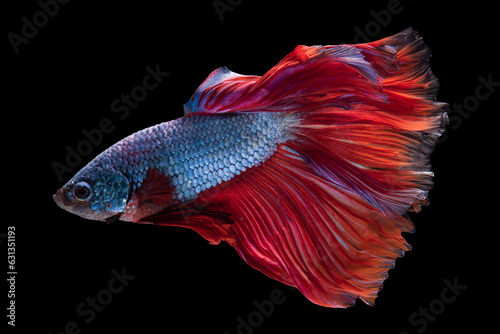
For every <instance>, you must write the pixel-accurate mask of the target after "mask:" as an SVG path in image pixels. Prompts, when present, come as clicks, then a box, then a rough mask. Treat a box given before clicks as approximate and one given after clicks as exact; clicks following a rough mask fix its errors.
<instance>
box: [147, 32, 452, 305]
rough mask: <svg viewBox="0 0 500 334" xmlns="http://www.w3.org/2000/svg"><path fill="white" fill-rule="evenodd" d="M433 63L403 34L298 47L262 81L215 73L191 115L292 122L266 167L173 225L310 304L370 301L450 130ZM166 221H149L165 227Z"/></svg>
mask: <svg viewBox="0 0 500 334" xmlns="http://www.w3.org/2000/svg"><path fill="white" fill-rule="evenodd" d="M429 58H430V51H429V49H428V48H427V47H426V46H425V44H424V43H423V41H422V39H421V38H420V36H419V35H418V34H417V33H416V32H415V31H413V30H412V29H411V28H409V29H406V30H404V31H402V32H401V33H399V34H397V35H394V36H392V37H388V38H385V39H382V40H380V41H376V42H372V43H367V44H359V45H340V46H311V47H307V46H298V47H297V48H296V49H295V50H294V51H293V52H292V53H290V54H289V55H287V56H286V57H285V58H284V59H283V60H281V61H280V62H279V63H278V64H277V65H276V66H275V67H273V68H272V69H271V70H270V71H269V72H267V73H266V74H265V75H263V76H262V77H258V76H243V75H239V74H236V73H233V72H230V71H229V70H227V69H226V68H221V69H218V70H216V71H215V72H213V73H212V74H211V75H210V76H209V77H208V78H207V79H206V80H205V82H204V83H203V84H202V85H201V86H200V87H199V88H198V89H197V90H196V92H195V94H194V95H193V97H192V98H191V99H190V101H189V102H188V103H187V104H186V105H185V112H186V114H188V113H196V112H201V113H213V114H217V113H231V112H239V113H241V112H281V113H282V117H292V118H293V119H294V120H298V121H296V122H291V123H290V124H291V125H290V128H289V129H288V131H290V132H291V133H292V134H293V136H291V137H290V138H292V139H290V140H288V141H287V142H285V143H282V144H280V145H279V146H278V150H277V151H276V152H275V153H274V154H273V155H272V156H271V157H270V158H269V159H268V160H267V161H265V162H264V163H262V164H260V165H258V166H255V167H252V168H249V169H248V170H247V171H246V172H244V173H242V174H241V175H239V176H238V177H235V178H233V179H231V180H229V181H227V182H224V183H223V184H221V185H220V186H219V187H215V188H212V189H209V190H206V191H202V192H201V193H200V194H199V196H198V202H200V201H201V203H204V204H203V207H204V209H203V210H200V211H197V212H196V214H194V215H192V218H188V219H187V220H188V221H187V222H185V223H179V224H178V226H181V225H184V226H186V227H191V226H196V228H194V229H195V230H196V229H198V232H200V231H201V232H200V234H202V235H204V236H205V238H207V239H208V240H210V241H211V242H212V243H218V242H219V241H220V240H226V241H228V242H229V243H230V244H231V245H233V246H234V247H235V248H236V250H237V251H238V253H239V254H240V255H241V257H242V258H243V259H244V260H245V261H246V262H247V263H248V264H249V265H251V266H252V267H254V268H256V269H258V270H260V271H262V272H263V273H265V274H266V275H268V276H270V277H272V278H274V279H276V280H279V281H281V282H283V283H285V284H288V285H291V286H295V287H297V288H298V289H299V290H300V291H301V292H302V293H303V294H304V295H305V296H306V297H307V298H308V299H309V300H311V301H312V302H314V303H316V304H319V305H323V306H328V307H347V306H350V305H353V304H354V303H355V301H356V299H358V298H360V299H361V300H363V301H364V302H366V303H368V304H370V305H373V303H374V300H375V298H376V296H377V292H378V291H379V290H380V289H381V288H382V283H383V281H384V279H385V278H386V277H387V271H388V270H389V269H390V268H392V267H393V266H394V262H395V260H396V258H397V257H399V256H402V255H403V254H404V252H405V251H407V250H409V249H410V246H409V245H408V244H407V243H406V242H405V240H404V238H403V237H402V236H401V232H411V231H412V230H413V224H412V223H411V221H410V220H409V218H408V217H407V215H406V212H407V211H409V210H416V211H418V210H419V208H420V205H421V204H426V203H427V192H428V191H429V189H430V188H431V187H432V176H433V174H432V172H431V168H430V164H429V156H430V153H431V151H432V149H433V147H434V145H435V143H436V141H437V139H438V137H439V136H440V134H442V133H443V131H444V127H445V126H446V123H447V116H446V110H447V104H445V103H440V102H436V101H435V96H436V93H437V90H438V87H439V84H438V81H437V79H436V77H435V76H434V75H433V74H432V72H431V70H430V67H429ZM187 210H191V208H188V209H187ZM177 214H178V213H177ZM168 215H172V213H167V212H163V213H160V214H158V215H156V216H154V217H152V218H151V219H149V218H145V219H144V221H150V220H151V221H153V220H155V221H154V222H156V223H164V224H169V223H168V219H167V218H168ZM174 215H175V214H174ZM177 220H178V219H177V218H175V219H173V221H177ZM191 221H193V222H194V224H192V222H191ZM175 224H177V223H175ZM170 225H172V224H170ZM201 225H203V226H202V227H201V228H198V226H201ZM205 226H209V229H208V232H207V230H205Z"/></svg>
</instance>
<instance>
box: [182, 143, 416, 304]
mask: <svg viewBox="0 0 500 334" xmlns="http://www.w3.org/2000/svg"><path fill="white" fill-rule="evenodd" d="M246 173H247V174H246V175H244V176H242V177H241V178H239V179H237V180H231V181H229V182H228V184H229V185H228V186H227V187H223V188H221V189H220V190H219V191H218V192H217V193H215V192H214V193H210V192H202V193H200V195H199V200H200V201H205V202H206V203H209V204H208V206H207V207H208V208H210V210H215V211H220V212H227V213H228V214H230V217H231V218H232V219H233V221H234V223H233V224H231V225H230V226H229V227H230V229H229V231H228V234H227V235H226V236H224V235H220V236H221V238H222V239H223V240H226V237H227V236H229V238H230V239H229V243H230V244H232V245H233V246H235V248H236V250H237V251H238V253H239V254H240V256H241V257H242V258H243V259H244V260H245V261H246V262H247V263H248V264H249V265H250V266H252V267H253V268H255V269H258V270H259V271H261V272H263V273H264V274H266V275H268V276H269V277H271V278H273V279H276V280H278V281H281V282H283V283H285V284H288V285H291V286H295V287H297V288H298V289H299V290H300V291H301V292H302V293H303V294H304V295H305V296H306V297H307V298H308V299H309V300H311V301H312V302H314V303H316V304H319V305H322V306H328V307H347V306H350V305H353V304H354V302H355V301H356V299H357V298H360V299H362V300H363V301H365V302H366V303H368V304H370V305H373V303H374V300H375V298H376V296H377V292H378V291H379V290H380V289H381V288H382V282H383V281H384V280H385V278H386V277H387V271H388V270H389V269H391V268H392V267H393V266H394V262H395V259H396V258H397V257H399V256H402V255H403V254H404V252H405V251H407V250H409V249H410V246H409V245H408V244H407V243H406V242H405V240H404V238H403V237H402V236H401V232H409V231H412V229H413V225H412V223H411V221H409V220H408V219H407V218H405V217H396V218H389V217H386V216H384V215H383V214H381V213H380V212H379V211H378V209H377V208H376V207H374V206H373V205H371V204H370V203H368V202H366V201H365V200H364V199H363V198H362V197H361V196H359V195H357V194H356V193H355V192H352V191H349V190H348V189H346V188H343V187H339V186H337V185H335V184H333V183H331V182H329V181H326V180H324V179H323V178H321V177H319V176H317V175H316V173H315V172H314V170H313V169H312V168H311V167H310V166H308V164H307V163H306V162H304V161H303V160H302V159H301V157H300V156H299V155H298V154H297V153H295V152H293V150H290V149H287V148H286V147H285V146H283V147H281V148H280V149H279V150H278V151H277V152H276V153H275V154H274V155H273V156H272V157H271V158H270V159H269V160H267V161H266V162H265V163H263V164H262V165H260V166H257V167H254V168H252V169H250V170H249V171H247V172H246ZM190 221H191V220H190ZM186 227H189V226H186ZM226 241H227V240H226Z"/></svg>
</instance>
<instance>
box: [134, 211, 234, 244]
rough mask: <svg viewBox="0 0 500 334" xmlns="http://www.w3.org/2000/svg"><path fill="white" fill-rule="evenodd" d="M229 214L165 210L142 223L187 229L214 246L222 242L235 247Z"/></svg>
mask: <svg viewBox="0 0 500 334" xmlns="http://www.w3.org/2000/svg"><path fill="white" fill-rule="evenodd" d="M228 216H229V214H227V213H225V212H216V211H210V210H206V209H200V208H198V209H197V208H196V207H193V206H190V205H188V206H186V207H182V208H177V209H175V210H170V209H167V210H164V211H162V212H159V213H157V214H155V215H152V216H149V217H147V218H144V219H143V220H142V221H141V222H145V223H151V224H157V225H162V226H179V227H186V228H189V229H192V230H194V231H196V232H197V233H198V234H200V235H201V236H202V237H203V238H205V239H207V240H208V241H209V242H210V243H211V244H212V245H218V244H219V243H220V242H221V241H222V240H225V241H226V242H228V243H229V244H230V245H231V246H233V247H234V246H235V240H234V235H233V233H232V232H231V231H229V228H230V224H231V223H232V221H231V220H230V219H228Z"/></svg>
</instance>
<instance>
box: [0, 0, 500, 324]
mask: <svg viewBox="0 0 500 334" xmlns="http://www.w3.org/2000/svg"><path fill="white" fill-rule="evenodd" d="M222 2H225V1H222ZM232 3H233V4H234V5H235V6H233V10H232V11H226V12H224V13H223V18H224V19H223V20H222V21H221V20H220V18H219V16H218V14H217V12H216V10H215V8H214V6H213V3H212V1H204V2H193V1H185V2H181V1H174V2H169V3H168V4H167V2H166V1H165V2H161V4H160V2H159V1H157V2H153V1H152V2H144V1H141V2H138V1H137V2H126V3H125V2H115V3H114V4H110V3H109V2H106V5H105V4H104V3H103V2H98V1H95V2H91V1H71V2H69V3H68V4H65V5H60V8H59V12H58V13H57V14H56V15H55V16H54V17H53V18H49V19H48V22H47V24H46V25H45V26H43V27H41V28H39V31H38V34H37V35H36V36H34V37H33V38H31V39H29V42H28V43H27V44H22V45H20V46H19V52H18V53H17V54H16V53H15V52H14V50H13V48H12V46H11V43H10V42H9V40H8V38H7V37H6V36H7V34H8V33H9V32H14V33H16V34H20V33H21V28H22V25H23V22H22V21H21V18H22V17H23V16H26V17H27V18H28V19H29V20H30V21H32V16H33V14H35V13H36V12H37V11H39V10H40V5H39V4H37V2H36V1H34V0H31V1H23V2H18V3H17V7H15V8H14V7H10V6H11V5H9V8H4V10H3V16H4V18H5V19H3V20H2V22H4V23H5V26H4V36H5V37H4V43H3V46H4V51H3V52H2V53H3V54H6V55H7V56H6V60H5V59H4V64H5V65H6V70H7V76H6V77H5V79H6V82H5V86H4V92H5V96H4V98H3V101H5V102H7V103H4V104H3V105H4V107H3V108H2V109H3V117H4V118H3V122H2V125H3V137H4V138H3V141H2V142H3V147H4V149H6V150H5V151H4V152H5V155H4V156H3V168H4V173H3V174H4V180H5V181H6V182H5V183H4V185H7V187H5V188H4V194H5V196H4V199H3V203H4V206H3V213H4V219H3V223H4V224H5V225H6V226H12V225H14V226H15V227H16V238H17V240H16V252H17V254H16V261H17V262H16V267H17V271H18V275H17V281H16V306H17V307H16V328H15V330H16V331H18V332H26V330H28V329H30V332H36V333H49V332H52V333H59V332H62V331H64V327H65V325H66V324H67V323H68V322H70V321H75V322H76V323H77V324H78V328H79V329H80V330H81V333H122V332H139V333H170V332H174V333H179V332H182V333H195V332H204V333H220V334H223V333H225V332H228V333H231V334H233V333H237V332H238V330H237V325H238V322H237V318H238V317H242V318H245V319H246V318H247V317H248V315H249V314H250V313H251V312H253V311H255V310H256V308H255V306H254V305H253V304H252V302H253V301H254V300H257V301H262V300H265V299H269V295H270V293H271V291H273V290H275V289H279V290H281V291H282V292H283V293H284V296H285V298H286V299H285V301H284V302H283V303H282V304H280V305H276V306H275V309H274V312H273V313H272V314H271V315H270V316H269V317H265V319H264V321H263V322H262V324H260V325H259V326H257V328H254V329H253V331H254V333H289V332H307V333H366V332H375V333H400V332H401V331H408V332H410V333H417V330H418V329H420V330H423V332H424V333H448V332H450V333H451V332H455V331H457V330H460V329H462V328H464V326H468V325H470V326H473V327H475V328H476V329H477V332H486V328H489V326H490V325H491V324H493V325H494V326H493V330H494V328H496V327H495V323H496V321H495V319H494V318H493V317H492V314H491V313H490V312H491V311H493V307H492V306H490V305H491V303H495V302H496V295H497V292H496V291H495V290H496V289H497V286H498V282H497V280H498V279H497V276H498V275H497V274H496V270H495V269H496V268H495V267H496V264H497V260H496V259H497V257H496V247H495V245H496V243H497V242H498V241H497V240H498V234H497V232H496V231H497V228H496V226H495V225H497V224H498V218H497V213H496V205H497V198H498V193H497V186H498V184H497V183H498V182H497V176H496V175H497V173H496V172H497V170H498V167H496V166H497V165H498V162H497V160H495V159H496V154H497V152H498V149H497V144H498V140H497V138H496V133H497V132H498V122H497V121H495V120H494V114H495V113H498V95H500V87H497V88H496V90H497V91H496V92H494V93H491V94H490V96H489V97H488V98H487V99H485V100H482V101H480V102H479V105H478V106H474V108H472V109H474V110H473V111H472V112H470V116H469V117H467V118H466V117H464V116H457V115H458V114H457V112H456V111H457V110H456V107H453V105H454V104H463V103H464V100H466V101H468V102H469V103H471V101H474V99H473V98H471V96H474V94H475V92H476V88H477V87H478V85H479V84H480V81H479V80H478V77H479V76H482V77H483V78H485V79H487V78H488V76H489V75H491V76H492V79H493V81H497V82H498V81H500V71H499V68H498V66H497V61H498V51H497V45H496V44H497V41H498V21H497V18H496V16H495V15H494V12H496V9H495V8H494V7H492V6H493V5H487V2H485V1H482V2H481V1H475V2H472V3H464V2H449V3H448V4H447V5H446V4H442V3H440V4H439V5H438V4H437V1H423V0H418V1H417V0H414V1H409V0H406V1H405V0H401V3H400V5H399V7H398V8H402V9H401V11H400V12H399V13H398V14H392V15H391V16H390V22H389V20H387V18H386V22H384V23H383V24H380V23H375V22H376V20H375V18H374V16H373V12H375V13H380V11H381V10H383V9H387V6H388V3H390V1H370V2H368V1H367V2H358V1H353V2H350V3H346V2H340V1H339V2H327V1H324V2H317V1H303V2H292V1H273V2H272V4H271V3H270V2H268V1H257V0H254V1H252V0H244V1H236V0H233V1H232ZM238 3H239V4H238ZM5 6H6V4H4V7H5ZM371 11H373V12H372V13H371ZM372 21H373V22H372ZM370 22H372V23H370ZM408 26H412V27H413V28H414V29H416V30H417V31H418V32H419V33H420V34H421V36H423V38H424V41H425V42H426V44H427V45H429V47H430V48H431V49H432V53H433V58H432V60H431V65H432V68H433V71H434V73H435V74H436V75H437V76H438V78H439V79H440V82H441V90H440V92H439V94H438V100H440V101H446V102H448V103H450V104H451V105H452V112H451V113H450V117H451V116H453V117H454V121H453V123H452V124H451V125H452V126H453V127H452V126H451V125H450V126H449V127H448V132H447V138H446V140H445V141H444V142H443V143H441V144H439V145H438V146H437V147H436V150H435V152H434V154H433V155H432V164H433V170H434V173H435V175H436V176H435V187H434V189H433V190H432V191H431V192H430V200H431V205H430V206H429V207H426V208H424V210H423V211H422V212H420V213H419V214H412V215H411V217H412V219H413V221H414V222H415V224H416V226H417V231H416V232H415V233H414V234H413V235H407V236H406V237H407V240H408V241H409V242H410V243H411V244H412V246H413V250H412V251H411V252H408V253H407V254H406V255H405V257H404V258H401V259H399V260H397V264H396V268H395V269H393V270H391V271H390V276H389V278H388V279H387V280H386V281H385V284H384V289H383V290H382V291H381V292H380V293H379V297H378V299H377V301H376V306H375V307H369V306H366V305H365V304H363V303H362V302H358V303H357V304H356V305H355V306H354V307H352V308H349V309H328V308H323V307H320V306H317V305H314V304H312V303H310V302H309V301H308V300H306V299H305V298H304V297H303V296H302V295H301V294H300V293H299V292H297V291H291V290H289V289H288V288H287V287H286V286H284V285H282V284H281V283H279V282H276V281H273V280H272V279H270V278H268V277H266V276H264V275H263V274H261V273H260V272H258V271H256V270H254V269H252V268H250V267H249V266H248V265H247V264H246V263H245V262H244V261H243V260H242V259H240V258H239V256H238V255H237V254H236V252H235V251H234V250H233V249H231V247H230V246H228V245H227V244H225V243H222V244H220V245H218V246H211V245H209V244H208V242H207V241H205V240H204V239H203V238H202V237H200V236H199V235H197V234H196V233H195V232H192V231H191V230H186V229H181V228H165V227H157V226H140V225H134V224H111V225H107V224H104V223H99V222H92V221H86V220H84V219H82V218H79V217H77V216H75V215H71V214H69V213H67V212H65V211H63V210H61V209H59V208H58V207H57V206H56V205H55V204H54V202H53V201H52V198H51V196H52V194H53V193H54V192H55V191H56V190H57V189H58V188H59V187H60V186H62V185H63V183H65V182H66V181H67V180H69V179H70V177H71V176H72V175H73V173H67V174H65V175H64V176H63V179H64V180H63V182H60V181H59V180H58V178H57V177H56V175H55V173H54V171H53V169H52V167H51V164H52V163H53V162H54V161H58V162H61V163H64V159H65V155H66V151H65V147H66V146H67V145H69V146H70V147H73V148H75V147H76V146H77V144H78V143H79V142H80V141H81V140H83V139H85V138H84V136H83V135H82V132H81V131H82V130H84V129H87V130H90V129H94V128H97V127H98V124H99V122H100V121H101V120H102V119H103V118H110V119H111V120H112V121H113V125H114V126H115V128H114V130H113V131H112V132H111V133H109V134H106V135H104V137H103V140H102V143H100V144H99V145H98V146H97V147H94V148H93V151H92V153H91V154H89V155H88V156H86V157H84V159H83V161H82V163H81V164H80V165H79V166H78V167H76V168H75V170H74V172H76V171H77V170H78V169H79V168H81V167H83V166H84V165H85V163H87V162H88V161H90V160H91V158H93V157H94V156H95V155H97V154H98V153H100V152H101V151H103V150H104V149H105V148H107V147H108V146H110V145H112V144H113V143H115V142H116V141H118V140H120V139H121V138H123V137H125V136H126V135H128V134H131V133H133V132H135V131H138V130H140V129H143V128H145V127H148V126H151V125H154V124H157V123H160V122H163V121H168V120H172V119H175V118H178V117H181V116H182V105H183V104H184V103H185V102H187V100H188V99H189V98H190V96H191V94H192V93H193V92H194V90H195V89H196V88H197V87H198V85H199V84H200V83H201V82H202V81H203V80H204V79H205V78H206V76H207V75H208V74H209V73H210V72H211V71H213V70H214V69H216V68H218V67H220V66H227V67H228V68H229V69H231V70H232V71H235V72H237V73H242V74H256V75H262V74H264V73H265V72H266V71H267V70H268V69H270V68H271V67H272V66H273V65H275V64H276V63H277V62H278V61H279V60H280V59H281V58H283V57H284V56H285V55H286V54H287V53H289V52H290V51H292V50H293V49H294V47H295V46H297V45H299V44H306V45H315V44H341V43H354V42H360V41H361V40H359V39H358V40H356V39H355V34H356V32H355V28H356V27H357V28H359V29H360V30H361V31H366V29H367V28H368V29H371V30H369V31H368V32H369V34H371V35H372V36H371V39H372V40H375V39H379V38H383V37H386V36H389V35H392V34H394V33H397V32H399V31H401V30H403V29H404V28H406V27H408ZM377 27H378V31H377V29H376V28H377ZM157 64H159V67H160V69H161V70H162V71H165V72H169V73H170V74H169V76H168V77H167V78H165V79H164V81H163V82H162V83H161V84H160V85H159V86H158V87H157V88H156V89H154V90H152V91H150V92H148V95H147V98H146V99H145V100H144V101H142V102H140V103H139V105H138V107H137V108H135V109H133V110H131V113H130V115H129V116H128V117H126V118H125V119H123V120H120V119H119V118H118V117H117V114H114V113H113V112H112V110H111V107H110V105H111V103H112V101H114V100H115V99H117V98H119V97H120V95H121V94H123V93H125V94H129V93H130V91H131V90H132V88H133V87H135V86H137V85H140V84H141V83H142V79H143V77H144V75H146V73H147V72H146V70H145V67H146V66H148V65H149V66H150V67H152V68H154V67H155V66H156V65H157ZM480 92H481V93H485V92H487V90H485V89H484V88H483V89H481V90H480ZM466 116H467V115H466ZM497 119H498V118H497ZM460 121H461V123H458V122H460ZM11 129H12V132H11ZM6 230H7V229H6V227H3V228H2V231H0V232H1V233H5V232H6ZM2 252H3V253H4V254H5V253H6V247H5V240H2ZM0 258H6V256H4V255H2V256H0ZM122 268H125V271H126V273H127V274H129V275H133V276H135V278H134V279H133V280H132V281H131V282H130V283H129V285H128V286H127V287H125V288H124V290H123V291H122V292H121V293H119V294H117V295H114V296H113V299H112V301H111V302H110V303H109V305H106V306H105V307H104V310H103V311H102V312H98V313H97V314H96V317H95V319H93V320H92V321H90V323H86V322H85V319H88V318H87V317H82V316H80V315H78V314H77V312H76V308H77V306H78V305H79V304H80V303H82V302H85V300H86V298H87V297H95V296H96V294H97V293H98V292H99V291H100V290H101V289H103V288H106V287H107V285H108V282H109V281H110V279H111V278H112V277H113V276H112V273H111V270H112V269H115V270H117V271H121V269H122ZM5 271H7V270H5ZM445 279H447V280H449V281H451V282H453V281H454V280H455V279H456V280H457V281H458V282H459V283H460V284H461V285H466V286H467V288H466V290H465V291H463V292H462V293H461V295H460V296H459V297H457V299H456V300H455V301H454V302H452V303H450V304H446V306H445V309H444V311H443V312H442V314H439V315H438V316H437V317H436V319H435V320H434V321H432V322H428V326H427V327H426V328H423V327H422V326H420V325H419V326H412V324H410V323H409V317H410V315H411V314H412V313H414V312H419V308H420V307H428V306H429V303H432V302H433V301H435V299H436V298H437V299H439V298H440V296H441V292H442V290H443V289H444V288H445V284H444V283H443V281H444V280H445ZM6 294H7V287H5V290H4V291H1V292H0V295H2V296H3V300H2V302H3V304H2V305H4V306H5V307H6V305H7V302H8V301H7V298H6ZM435 303H436V302H434V304H435ZM436 305H437V304H436ZM3 309H5V308H3ZM4 312H5V311H4ZM2 322H4V323H6V322H7V319H6V317H5V316H4V315H2ZM2 325H4V324H2ZM6 327H8V328H9V330H12V328H11V327H10V326H6Z"/></svg>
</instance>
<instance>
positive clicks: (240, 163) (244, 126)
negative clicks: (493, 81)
mask: <svg viewBox="0 0 500 334" xmlns="http://www.w3.org/2000/svg"><path fill="white" fill-rule="evenodd" d="M289 121H290V119H289V118H287V117H283V113H258V112H257V113H240V114H231V115H196V114H192V115H188V116H185V117H183V118H180V119H177V120H174V121H170V122H165V123H161V124H158V125H155V126H152V127H150V128H147V129H144V130H141V131H139V132H136V133H134V134H132V135H130V136H128V137H126V138H125V139H123V140H121V141H120V142H118V143H116V144H115V145H113V146H112V147H110V148H109V149H108V150H106V151H105V152H103V154H101V156H100V157H99V158H98V159H96V160H97V161H96V164H97V165H100V164H103V165H111V166H113V168H114V169H115V170H118V171H121V172H122V173H123V174H124V175H125V176H126V177H127V179H128V181H129V183H130V185H131V191H132V192H133V191H135V190H136V189H138V188H139V187H140V186H141V184H142V182H143V181H144V179H145V178H146V175H147V174H148V171H149V170H150V169H151V168H155V169H156V170H157V171H159V172H160V173H162V174H163V175H166V176H169V177H170V178H171V180H172V184H173V186H175V190H176V191H175V194H174V200H176V201H177V202H182V203H184V202H188V201H191V200H193V199H195V198H196V196H197V194H199V193H200V192H202V191H204V190H206V189H209V188H212V187H215V186H217V185H218V184H221V183H222V182H223V181H229V180H230V179H232V178H233V177H234V176H235V175H240V174H241V173H242V172H244V171H246V170H247V169H248V168H251V167H254V166H257V165H259V164H260V163H262V162H263V161H265V160H267V159H268V158H269V157H270V156H271V155H272V154H273V152H274V151H275V150H276V148H277V145H278V144H280V143H283V142H285V141H286V140H288V139H289V134H288V131H286V129H287V126H288V122H289Z"/></svg>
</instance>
